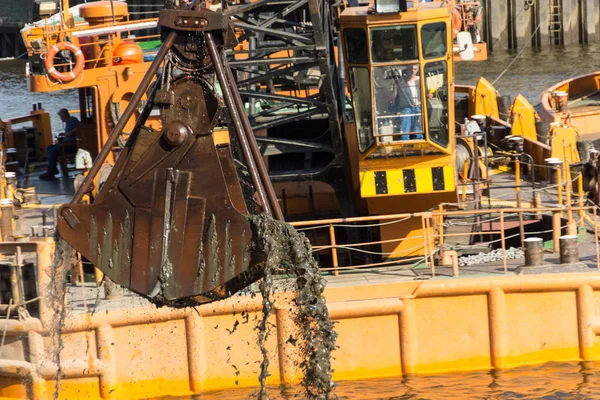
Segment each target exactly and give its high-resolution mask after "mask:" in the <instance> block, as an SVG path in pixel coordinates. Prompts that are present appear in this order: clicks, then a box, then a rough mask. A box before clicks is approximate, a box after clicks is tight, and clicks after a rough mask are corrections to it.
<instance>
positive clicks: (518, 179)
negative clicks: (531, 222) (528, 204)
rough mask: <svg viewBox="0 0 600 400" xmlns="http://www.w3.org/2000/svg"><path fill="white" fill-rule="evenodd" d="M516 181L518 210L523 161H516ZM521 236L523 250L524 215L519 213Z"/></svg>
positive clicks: (519, 206)
mask: <svg viewBox="0 0 600 400" xmlns="http://www.w3.org/2000/svg"><path fill="white" fill-rule="evenodd" d="M515 180H516V182H515V183H516V187H517V188H516V189H517V208H521V161H519V158H518V157H517V158H516V159H515ZM519 235H520V237H521V248H523V247H525V226H524V224H523V213H522V212H519Z"/></svg>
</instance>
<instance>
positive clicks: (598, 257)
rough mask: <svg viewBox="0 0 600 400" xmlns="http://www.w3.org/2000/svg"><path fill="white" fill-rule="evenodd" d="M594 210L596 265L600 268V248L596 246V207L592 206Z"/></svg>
mask: <svg viewBox="0 0 600 400" xmlns="http://www.w3.org/2000/svg"><path fill="white" fill-rule="evenodd" d="M592 208H593V210H594V240H595V242H596V267H598V268H600V249H599V248H598V221H597V220H596V214H597V211H596V207H592Z"/></svg>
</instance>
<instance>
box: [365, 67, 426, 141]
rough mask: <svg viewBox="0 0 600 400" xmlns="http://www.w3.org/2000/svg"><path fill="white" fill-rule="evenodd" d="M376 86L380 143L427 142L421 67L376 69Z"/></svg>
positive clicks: (377, 126)
mask: <svg viewBox="0 0 600 400" xmlns="http://www.w3.org/2000/svg"><path fill="white" fill-rule="evenodd" d="M373 87H374V98H375V120H376V121H377V122H376V129H377V136H378V137H379V141H380V142H381V143H389V142H393V141H406V140H424V139H425V136H424V134H423V127H422V118H421V117H422V115H421V111H422V110H421V78H420V74H419V64H408V65H390V66H385V67H374V68H373Z"/></svg>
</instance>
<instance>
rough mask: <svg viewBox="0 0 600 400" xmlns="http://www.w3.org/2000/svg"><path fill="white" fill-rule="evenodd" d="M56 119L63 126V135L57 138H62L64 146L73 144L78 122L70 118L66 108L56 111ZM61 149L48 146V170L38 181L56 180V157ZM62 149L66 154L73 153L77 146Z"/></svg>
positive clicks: (60, 147) (57, 146) (75, 138)
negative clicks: (58, 119) (57, 118)
mask: <svg viewBox="0 0 600 400" xmlns="http://www.w3.org/2000/svg"><path fill="white" fill-rule="evenodd" d="M58 117H59V118H60V120H61V121H62V122H63V123H64V124H65V133H64V134H62V135H59V138H62V143H64V144H74V143H75V142H76V141H77V133H76V129H77V125H79V120H78V119H77V118H75V117H73V116H71V115H70V114H69V111H68V110H67V109H66V108H62V109H60V110H59V111H58ZM62 147H63V145H62V144H52V145H50V146H48V170H47V171H46V173H44V174H42V175H40V179H42V180H45V181H51V180H54V179H56V178H55V175H57V174H58V168H56V163H57V161H58V156H59V155H60V153H61V151H62ZM64 149H65V152H67V153H75V152H76V151H77V146H65V147H64ZM63 173H64V171H63Z"/></svg>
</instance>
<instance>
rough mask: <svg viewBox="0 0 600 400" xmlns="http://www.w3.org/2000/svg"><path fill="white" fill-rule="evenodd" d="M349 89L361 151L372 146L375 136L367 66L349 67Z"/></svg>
mask: <svg viewBox="0 0 600 400" xmlns="http://www.w3.org/2000/svg"><path fill="white" fill-rule="evenodd" d="M349 75H350V91H351V93H352V108H353V109H354V120H355V121H356V133H357V135H358V148H359V150H360V152H361V153H363V152H364V151H365V150H367V149H368V148H369V147H371V146H373V144H374V143H375V138H374V137H373V128H372V122H371V121H372V118H373V115H372V113H373V112H372V109H371V85H370V83H369V70H368V69H367V68H350V69H349Z"/></svg>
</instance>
